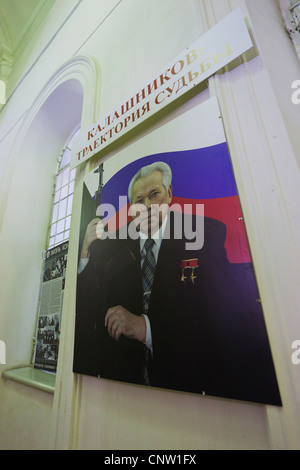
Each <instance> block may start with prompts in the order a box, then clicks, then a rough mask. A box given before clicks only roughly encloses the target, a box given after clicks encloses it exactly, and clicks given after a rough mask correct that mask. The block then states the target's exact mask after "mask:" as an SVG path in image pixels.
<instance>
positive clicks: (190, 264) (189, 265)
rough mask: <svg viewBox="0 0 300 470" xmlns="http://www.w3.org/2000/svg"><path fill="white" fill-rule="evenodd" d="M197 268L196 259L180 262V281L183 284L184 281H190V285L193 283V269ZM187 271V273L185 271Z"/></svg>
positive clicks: (195, 277) (194, 277)
mask: <svg viewBox="0 0 300 470" xmlns="http://www.w3.org/2000/svg"><path fill="white" fill-rule="evenodd" d="M196 268H198V258H193V259H184V260H182V261H181V281H182V282H185V280H186V279H190V280H191V281H192V283H193V284H194V283H195V279H197V276H195V273H194V271H195V269H196ZM186 270H187V271H186Z"/></svg>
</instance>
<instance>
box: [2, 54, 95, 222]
mask: <svg viewBox="0 0 300 470" xmlns="http://www.w3.org/2000/svg"><path fill="white" fill-rule="evenodd" d="M67 81H69V82H70V84H71V86H72V84H74V81H77V82H79V84H80V85H81V88H82V95H83V105H82V115H81V127H82V128H84V127H87V126H89V125H90V124H92V123H93V122H94V121H95V120H96V118H97V117H98V113H99V108H100V68H99V65H98V63H97V61H96V60H95V59H94V58H93V57H90V56H76V57H73V58H72V59H70V60H68V61H67V62H65V63H64V64H62V65H61V66H60V67H59V69H58V70H56V72H55V73H54V74H53V75H52V76H51V77H50V78H49V80H48V81H47V83H46V84H45V85H44V86H43V87H42V89H41V90H40V92H39V94H38V95H37V97H36V99H35V101H34V102H33V103H32V106H31V108H30V109H29V110H28V111H27V113H26V115H25V116H24V118H23V120H22V123H21V125H20V128H19V131H18V134H17V137H16V139H15V141H14V145H13V146H12V148H11V151H10V154H9V155H8V158H7V163H6V167H5V171H4V172H3V176H2V182H1V185H0V188H1V189H0V201H1V203H0V204H1V205H0V228H1V226H2V223H3V219H4V214H5V208H6V202H7V197H8V194H9V187H10V182H11V178H12V175H13V171H14V168H15V167H16V165H17V162H18V158H21V157H22V144H23V142H24V139H25V138H26V135H27V133H28V132H29V130H30V126H31V125H32V123H33V121H34V119H35V117H36V116H37V114H38V112H39V111H40V110H41V109H42V107H43V105H44V104H45V103H46V101H47V99H48V98H49V97H51V95H52V94H53V93H54V92H55V90H56V89H57V88H58V87H59V86H60V85H63V84H64V83H66V82H67Z"/></svg>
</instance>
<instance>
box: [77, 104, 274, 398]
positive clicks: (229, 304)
mask: <svg viewBox="0 0 300 470" xmlns="http://www.w3.org/2000/svg"><path fill="white" fill-rule="evenodd" d="M145 150H146V152H145ZM150 240H152V241H150ZM76 300H77V302H76V331H75V345H74V365H73V370H74V372H76V373H81V374H88V375H93V376H98V377H101V378H104V379H110V380H116V381H121V382H128V383H135V384H140V385H145V386H150V387H151V386H152V387H158V388H166V389H169V390H178V391H185V392H191V393H197V394H202V395H204V394H206V395H210V396H217V397H224V398H232V399H238V400H246V401H252V402H259V403H269V404H273V405H281V400H280V394H279V390H278V385H277V380H276V374H275V369H274V364H273V360H272V354H271V351H270V345H269V341H268V335H267V330H266V325H265V321H264V317H263V312H262V306H261V303H260V299H259V293H258V289H257V285H256V280H255V275H254V270H253V265H252V260H251V255H250V251H249V246H248V243H247V236H246V233H245V227H244V223H243V217H242V213H241V207H240V202H239V198H238V194H237V188H236V184H235V179H234V176H233V171H232V166H231V162H230V157H229V152H228V147H227V143H226V140H225V136H224V132H223V127H222V121H221V119H220V111H219V108H218V103H217V100H216V99H210V100H207V102H205V103H202V104H200V105H194V106H191V107H190V109H188V110H186V112H184V113H182V114H181V115H179V116H177V117H174V119H171V120H169V121H168V122H166V123H165V124H164V125H161V126H160V127H158V128H156V129H154V130H153V132H151V133H148V134H147V135H146V136H144V137H143V138H141V139H140V140H139V141H138V142H135V143H134V144H132V145H129V146H128V147H127V148H126V149H123V150H122V151H121V152H120V153H119V154H117V155H116V156H114V157H113V158H111V159H109V160H107V161H106V162H104V163H103V164H102V165H100V167H99V169H98V171H97V172H92V173H91V174H90V175H87V179H86V182H85V186H84V198H83V205H82V227H81V234H80V256H79V263H78V278H77V299H76Z"/></svg>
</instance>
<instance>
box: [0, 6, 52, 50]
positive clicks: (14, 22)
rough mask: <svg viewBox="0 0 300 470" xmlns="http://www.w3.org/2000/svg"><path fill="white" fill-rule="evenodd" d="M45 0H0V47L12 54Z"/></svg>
mask: <svg viewBox="0 0 300 470" xmlns="http://www.w3.org/2000/svg"><path fill="white" fill-rule="evenodd" d="M44 3H45V0H0V48H1V47H3V46H4V47H5V48H8V49H9V50H10V52H11V53H12V54H13V53H14V52H15V50H16V49H17V47H18V46H19V44H20V42H21V41H22V38H23V36H24V35H25V33H26V31H27V30H28V28H30V25H31V23H33V22H34V20H35V17H36V16H37V15H38V13H39V11H40V9H41V7H42V6H43V5H44Z"/></svg>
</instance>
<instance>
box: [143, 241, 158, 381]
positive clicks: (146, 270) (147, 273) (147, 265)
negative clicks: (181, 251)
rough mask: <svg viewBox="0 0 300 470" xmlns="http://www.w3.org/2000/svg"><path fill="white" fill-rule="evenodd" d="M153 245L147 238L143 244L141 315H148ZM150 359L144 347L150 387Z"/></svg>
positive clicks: (146, 379)
mask: <svg viewBox="0 0 300 470" xmlns="http://www.w3.org/2000/svg"><path fill="white" fill-rule="evenodd" d="M153 244H154V240H152V239H151V238H148V239H147V240H146V242H145V250H146V256H145V259H144V263H143V267H142V277H143V290H144V294H143V313H145V314H148V310H149V301H150V295H151V289H152V283H153V278H154V272H155V258H154V255H153V252H152V247H153ZM149 359H150V351H149V349H148V348H147V347H146V346H145V364H144V372H143V374H144V377H143V379H144V385H150V381H149V373H148V365H149Z"/></svg>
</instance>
